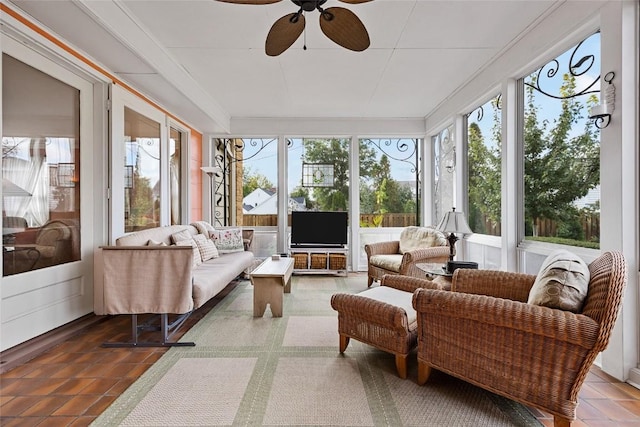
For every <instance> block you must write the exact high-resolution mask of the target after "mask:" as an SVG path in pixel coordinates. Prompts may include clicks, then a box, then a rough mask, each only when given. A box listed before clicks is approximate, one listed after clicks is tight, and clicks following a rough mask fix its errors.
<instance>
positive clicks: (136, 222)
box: [124, 107, 162, 233]
mask: <svg viewBox="0 0 640 427" xmlns="http://www.w3.org/2000/svg"><path fill="white" fill-rule="evenodd" d="M124 121H125V138H124V143H125V168H124V171H125V185H124V192H125V210H124V216H125V228H124V230H125V232H127V233H129V232H132V231H137V230H143V229H146V228H153V227H157V226H159V225H160V195H161V190H162V189H161V188H160V151H161V150H160V123H158V122H156V121H154V120H152V119H150V118H148V117H146V116H144V115H142V114H140V113H138V112H136V111H134V110H132V109H130V108H128V107H125V108H124ZM129 176H130V177H131V179H127V178H128V177H129Z"/></svg>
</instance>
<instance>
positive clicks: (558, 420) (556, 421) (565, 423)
mask: <svg viewBox="0 0 640 427" xmlns="http://www.w3.org/2000/svg"><path fill="white" fill-rule="evenodd" d="M553 427H571V420H570V419H568V418H564V417H560V416H558V415H554V417H553Z"/></svg>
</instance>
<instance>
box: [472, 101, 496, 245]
mask: <svg viewBox="0 0 640 427" xmlns="http://www.w3.org/2000/svg"><path fill="white" fill-rule="evenodd" d="M501 123H502V117H501V111H500V96H497V97H495V98H493V99H491V100H490V101H488V102H486V103H485V104H483V105H481V106H480V107H478V108H476V109H475V110H474V111H472V112H471V113H469V114H467V117H466V125H467V144H468V159H469V161H468V176H469V227H471V230H472V231H473V232H474V233H479V234H489V235H492V236H499V235H500V212H501V191H502V190H501V186H500V183H501V174H502V166H501V144H502V127H501Z"/></svg>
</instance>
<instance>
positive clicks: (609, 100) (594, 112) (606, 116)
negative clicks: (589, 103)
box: [589, 71, 616, 129]
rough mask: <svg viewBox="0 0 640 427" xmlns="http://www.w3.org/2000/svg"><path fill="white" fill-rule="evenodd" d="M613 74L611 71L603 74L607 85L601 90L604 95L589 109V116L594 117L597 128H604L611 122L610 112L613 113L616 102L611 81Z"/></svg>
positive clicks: (614, 89) (614, 90)
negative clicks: (598, 102)
mask: <svg viewBox="0 0 640 427" xmlns="http://www.w3.org/2000/svg"><path fill="white" fill-rule="evenodd" d="M615 76H616V74H615V73H614V72H613V71H609V72H608V73H607V74H606V75H605V76H604V81H605V82H607V83H608V85H607V86H605V88H604V90H603V91H602V92H604V96H603V97H602V99H601V100H600V101H601V102H602V103H601V104H600V105H596V106H595V107H593V108H591V109H590V110H589V118H590V119H595V122H594V123H595V125H596V127H597V128H598V129H604V128H606V127H607V126H609V123H611V114H613V110H614V109H615V102H616V87H615V86H614V85H613V83H612V82H613V78H614V77H615Z"/></svg>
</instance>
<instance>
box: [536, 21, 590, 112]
mask: <svg viewBox="0 0 640 427" xmlns="http://www.w3.org/2000/svg"><path fill="white" fill-rule="evenodd" d="M596 34H597V33H596ZM594 35H595V34H594ZM590 37H593V35H592V36H590ZM590 37H587V38H586V39H584V40H582V41H581V42H580V43H578V45H577V46H576V47H575V48H574V49H573V51H572V52H571V55H570V57H569V64H568V69H569V74H570V75H571V76H572V77H580V76H583V75H585V74H586V73H587V72H589V71H590V70H591V69H592V67H593V66H594V64H595V62H596V59H595V55H593V54H591V53H590V54H586V55H583V56H580V54H578V51H579V50H580V47H581V46H582V44H583V43H584V42H585V41H587V40H588V39H589V38H590ZM545 70H546V71H545ZM558 71H560V62H559V61H558V60H557V59H553V60H551V61H549V62H548V63H547V64H546V65H544V66H543V67H541V68H540V69H539V70H538V72H537V74H536V77H535V80H534V82H535V84H531V83H528V82H525V83H524V84H525V85H526V86H528V87H530V88H532V89H534V90H536V91H538V92H540V93H542V94H543V95H546V96H548V97H550V98H554V99H560V100H563V99H571V98H575V97H578V96H582V95H587V94H590V93H600V89H593V88H594V86H596V84H597V83H598V81H600V73H598V76H597V77H595V78H594V80H593V81H592V82H590V83H589V84H588V85H587V86H586V87H585V88H584V89H582V90H580V91H579V92H576V93H571V94H567V95H561V94H559V95H555V94H552V93H550V92H549V91H548V90H546V89H544V88H543V87H542V85H543V84H545V82H546V81H548V80H551V79H553V78H554V77H555V76H556V74H557V73H558ZM545 76H546V79H545V78H544V77H545Z"/></svg>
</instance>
